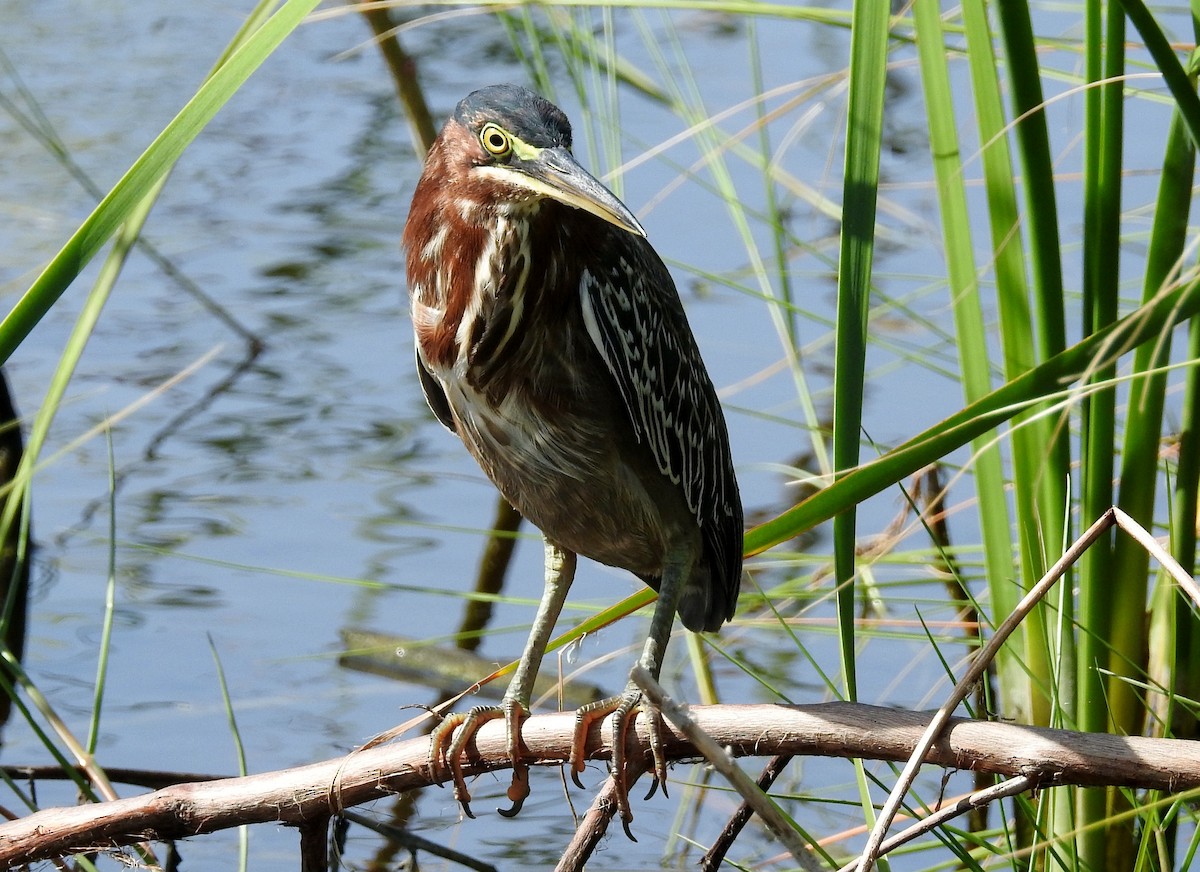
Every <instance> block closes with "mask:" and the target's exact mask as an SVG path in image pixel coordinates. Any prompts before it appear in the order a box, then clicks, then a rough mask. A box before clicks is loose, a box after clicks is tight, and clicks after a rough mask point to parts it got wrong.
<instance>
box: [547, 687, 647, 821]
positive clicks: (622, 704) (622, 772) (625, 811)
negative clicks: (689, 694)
mask: <svg viewBox="0 0 1200 872" xmlns="http://www.w3.org/2000/svg"><path fill="white" fill-rule="evenodd" d="M638 712H645V714H646V716H647V717H648V718H649V725H650V753H651V755H652V756H653V758H654V765H653V774H654V781H653V783H652V784H651V785H650V790H649V791H648V792H647V793H646V799H649V798H650V797H652V796H654V794H655V793H657V792H658V790H659V789H660V788H661V790H662V792H663V796H666V795H667V761H666V755H665V754H664V753H663V747H664V744H665V743H664V741H663V722H662V715H661V714H660V713H659V712H658V711H657V709H655V708H654V707H653V706H652V705H650V704H649V703H648V702H646V701H645V700H644V699H643V698H642V693H641V691H640V690H639V689H638V688H637V686H636V685H632V684H631V685H630V686H629V687H627V688H626V689H625V692H624V693H622V694H621V695H620V696H614V697H610V698H609V699H605V700H601V701H600V702H594V703H591V704H589V705H585V706H583V707H582V708H580V709H578V710H577V711H576V712H575V735H574V738H573V741H572V743H571V757H570V763H571V780H572V781H573V782H575V786H576V787H579V788H581V789H582V788H583V787H584V785H583V782H582V781H581V780H580V778H579V773H581V772H583V769H584V759H585V757H586V752H587V738H588V731H589V730H590V729H591V727H592V724H594V723H595V722H596V721H598V720H600V719H601V718H604V717H606V716H607V715H609V714H611V715H612V716H613V723H612V746H611V747H612V779H613V786H614V794H615V801H616V805H617V811H618V812H619V813H620V815H621V826H622V827H623V828H624V829H625V835H627V836H629V838H630V839H631V840H633V841H635V842H636V841H637V839H634V838H633V834H632V833H631V832H630V830H629V823H630V821H632V820H633V811H632V810H631V809H630V807H629V783H628V777H629V776H628V769H629V766H628V761H627V758H626V753H625V740H626V736H627V734H628V733H629V728H630V727H631V726H633V724H634V722H635V721H636V720H637V715H638Z"/></svg>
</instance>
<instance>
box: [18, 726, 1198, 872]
mask: <svg viewBox="0 0 1200 872" xmlns="http://www.w3.org/2000/svg"><path fill="white" fill-rule="evenodd" d="M689 712H690V714H691V717H692V720H693V721H694V722H695V723H696V724H697V725H698V726H699V727H700V728H701V729H703V730H704V731H705V732H706V733H708V734H709V735H711V736H712V737H713V738H714V739H715V740H716V741H717V742H719V743H720V744H721V745H722V746H725V747H728V748H730V749H731V752H732V753H733V754H734V755H735V756H755V755H772V754H793V755H801V754H804V755H821V756H832V757H864V758H871V759H877V760H893V761H899V760H904V759H906V758H907V757H908V755H909V754H910V753H911V752H912V749H913V748H914V747H915V746H916V743H917V742H918V741H919V740H920V737H921V733H922V732H923V730H924V729H925V727H926V726H927V725H928V723H929V719H930V715H929V714H928V713H916V712H906V711H900V710H895V709H886V708H878V707H875V706H867V705H855V704H850V703H825V704H821V705H808V706H775V705H753V706H734V705H724V706H696V707H694V708H691V709H689ZM574 724H575V715H574V713H571V712H568V713H562V714H552V715H539V716H536V717H532V718H530V719H529V720H527V721H525V723H524V724H523V725H522V737H523V739H524V745H525V748H526V751H527V753H528V754H529V756H530V758H531V759H532V760H536V761H537V762H538V763H541V764H545V765H556V764H560V763H563V762H565V761H566V759H567V757H568V755H569V753H570V745H571V736H572V731H573V729H574ZM602 730H603V731H604V732H601V731H602ZM634 732H635V731H634V730H631V731H630V737H629V740H630V742H636V743H637V744H638V745H640V747H641V749H642V750H643V751H644V750H645V748H646V742H647V731H646V729H645V726H644V725H643V723H642V721H641V719H639V721H638V724H637V729H636V734H637V735H636V737H635V736H634V735H633V734H634ZM664 732H665V736H664V738H665V739H666V749H665V750H666V753H667V755H668V758H669V759H671V760H685V759H695V758H697V757H699V756H700V755H699V754H698V752H697V751H696V749H695V748H693V747H692V745H691V744H690V743H689V742H688V741H687V740H686V739H685V738H684V737H683V735H682V734H681V733H679V732H677V731H676V730H675V729H674V728H672V727H669V726H668V727H667V728H666V729H665V730H664ZM609 735H611V726H610V725H608V721H607V719H606V720H605V721H604V722H601V723H600V724H597V725H594V726H593V728H592V731H591V733H590V735H589V738H588V750H589V757H590V758H592V759H607V757H608V756H609V752H608V749H607V748H604V747H602V745H601V737H602V736H609ZM428 751H429V744H428V739H426V738H425V737H419V738H416V739H410V740H408V741H404V742H397V743H396V744H393V745H385V746H380V747H373V748H369V749H367V750H362V751H355V752H352V753H350V754H348V755H346V756H345V757H340V758H337V759H333V760H327V761H325V762H322V763H313V764H310V765H308V766H300V767H297V768H294V769H287V770H282V771H278V772H267V773H262V774H260V775H250V776H247V777H243V778H228V779H221V780H217V781H209V782H205V783H193V784H179V785H176V786H173V787H167V788H164V789H162V790H158V791H155V792H153V793H148V794H144V795H142V796H136V797H130V798H128V799H118V800H113V801H110V802H102V803H95V804H91V805H82V806H75V807H70V808H52V809H46V810H44V811H40V812H36V813H35V814H32V815H29V816H28V817H24V818H21V819H19V820H16V821H12V822H10V823H6V824H3V825H0V866H13V865H17V864H21V863H32V862H35V861H37V860H45V859H50V858H53V857H60V856H64V855H66V854H70V853H74V852H79V851H83V850H94V849H96V848H98V847H106V846H113V847H116V846H119V845H127V844H130V843H133V842H137V841H141V840H145V839H152V840H157V839H179V838H187V837H190V836H196V835H200V834H202V833H208V832H213V831H215V830H220V829H226V828H229V827H234V826H241V825H243V824H252V823H266V822H270V821H277V822H281V823H284V824H290V825H293V826H300V825H302V824H304V823H305V822H306V821H310V820H314V819H320V818H323V817H327V816H330V815H336V814H338V813H339V812H340V811H342V810H343V809H345V808H348V807H350V806H355V805H360V804H362V803H366V802H370V801H371V800H375V799H379V798H381V797H384V796H387V795H389V794H394V793H399V792H403V791H406V790H412V789H414V788H418V787H424V786H426V785H428V784H430V783H431V782H430V781H429V778H428V777H427V775H426V773H425V771H424V765H425V760H426V756H427V754H428ZM468 752H469V757H470V759H469V761H468V764H467V766H466V767H465V769H466V772H467V773H468V774H469V775H477V774H480V773H483V772H490V771H495V770H498V769H503V768H505V767H506V765H507V763H508V760H507V756H506V752H505V736H504V725H503V723H502V722H499V721H497V722H495V723H492V724H488V725H486V726H485V727H484V728H483V729H482V730H480V732H479V735H478V737H477V739H476V741H475V742H474V744H473V745H472V746H471V747H470V748H469V749H468ZM926 759H927V762H929V763H931V764H934V765H939V766H946V767H952V768H956V769H970V770H975V771H982V772H989V773H995V774H998V775H1007V776H1013V775H1023V776H1026V777H1027V778H1029V779H1030V783H1031V785H1032V786H1033V787H1035V788H1040V787H1046V786H1050V785H1056V784H1086V785H1124V786H1128V787H1137V788H1154V789H1158V790H1165V791H1171V792H1175V791H1180V790H1185V789H1189V788H1195V787H1200V742H1196V741H1185V740H1180V739H1148V738H1141V737H1136V736H1135V737H1120V736H1109V735H1101V734H1085V733H1077V732H1072V731H1067V730H1049V729H1041V728H1036V727H1026V726H1019V725H1014V724H1002V723H990V722H983V721H970V720H961V719H953V720H952V721H951V722H950V724H949V726H948V728H947V730H946V732H945V734H944V735H943V736H942V737H941V738H940V739H939V740H938V741H937V742H936V743H935V744H934V746H933V748H932V749H931V750H930V753H929V755H928V757H927V758H926Z"/></svg>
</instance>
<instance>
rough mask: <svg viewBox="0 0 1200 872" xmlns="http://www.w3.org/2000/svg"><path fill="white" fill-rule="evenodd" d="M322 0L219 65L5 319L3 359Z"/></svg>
mask: <svg viewBox="0 0 1200 872" xmlns="http://www.w3.org/2000/svg"><path fill="white" fill-rule="evenodd" d="M319 2H320V0H287V2H286V3H285V4H284V5H283V7H282V8H281V9H280V10H279V11H278V12H276V13H275V14H274V15H272V16H271V18H269V19H268V20H267V21H266V22H265V23H264V24H263V25H262V27H261V28H260V29H259V30H258V31H256V32H255V34H254V35H253V36H252V37H250V38H249V39H248V40H247V41H246V43H245V44H244V45H243V46H242V47H241V48H239V49H238V50H237V51H236V52H234V53H233V54H232V55H231V56H230V58H229V60H228V61H227V62H226V63H225V64H223V65H222V66H221V67H220V68H219V69H217V70H216V71H215V72H214V73H213V74H212V76H211V77H210V78H209V79H208V80H207V81H206V82H205V83H204V84H203V85H202V86H201V87H200V89H199V90H198V91H197V92H196V94H195V96H193V97H192V99H191V100H189V101H188V103H187V105H186V106H184V107H183V109H182V110H181V111H180V113H179V114H178V115H176V116H175V118H174V119H173V120H172V121H171V123H170V124H168V125H167V126H166V128H164V129H163V131H162V132H161V133H160V134H159V135H158V137H157V138H155V140H154V142H153V143H151V145H150V147H149V148H147V149H146V151H144V152H143V153H142V155H141V156H140V157H139V158H138V159H137V160H136V161H134V163H133V166H131V167H130V168H129V170H128V171H127V172H126V173H125V175H124V176H123V177H122V178H121V180H120V181H119V182H117V184H116V185H115V186H114V187H113V188H112V190H111V191H109V192H108V194H107V195H106V196H105V198H104V199H103V200H102V201H101V202H100V205H98V206H97V207H96V209H95V210H94V211H93V212H92V214H91V215H89V216H88V217H87V218H86V219H85V220H84V222H83V224H81V225H80V227H79V229H78V230H76V231H75V233H74V235H72V236H71V238H70V239H69V240H68V241H67V243H66V245H64V246H63V248H62V250H61V251H60V252H59V253H58V254H57V255H56V256H55V257H54V259H53V260H52V261H51V262H50V264H49V265H48V266H47V267H46V269H45V270H44V271H43V272H42V274H41V275H40V276H38V278H37V280H36V281H35V282H34V283H33V285H32V286H31V287H30V288H29V290H28V291H26V292H25V294H24V296H22V298H21V299H20V300H19V301H18V302H17V304H16V306H14V307H13V309H12V311H11V312H9V314H8V315H7V317H5V319H4V321H3V322H2V323H0V362H4V361H7V360H8V358H9V357H10V356H11V355H12V353H13V351H14V350H15V349H16V348H17V346H18V345H20V344H21V342H22V341H23V340H24V339H25V337H26V336H28V335H29V332H30V331H31V330H32V329H33V327H34V326H35V325H36V324H37V323H38V321H40V320H41V318H42V316H43V315H45V314H46V312H47V311H49V309H50V307H51V306H53V305H54V303H55V301H56V300H58V298H59V297H60V296H61V295H62V294H63V292H64V291H65V290H66V289H67V288H68V287H69V286H70V284H71V282H73V281H74V280H75V277H76V276H77V275H79V273H80V271H81V270H82V269H83V268H84V267H85V266H86V265H87V264H88V263H89V262H90V261H91V260H92V258H94V257H95V256H96V254H97V253H98V252H99V251H100V249H101V247H103V246H104V244H105V243H106V242H107V241H108V240H109V238H111V236H112V235H113V233H115V232H116V230H117V228H118V227H119V226H120V225H121V224H122V223H124V221H125V220H126V219H127V218H128V217H129V215H130V213H131V212H132V211H133V209H134V208H135V207H136V206H137V204H138V203H139V202H141V201H142V200H143V199H144V198H145V197H146V195H147V194H149V193H150V191H151V190H152V189H153V187H154V186H155V185H156V184H157V183H158V181H159V180H160V179H161V178H162V177H163V176H164V175H165V174H166V173H167V172H168V171H169V170H170V168H171V166H172V165H173V164H174V163H175V161H176V160H178V159H179V156H180V155H181V154H183V151H184V149H185V148H187V146H188V145H189V144H190V143H191V142H192V140H194V139H195V138H196V136H197V135H198V134H199V133H200V131H201V130H203V129H204V127H205V125H207V124H208V122H209V121H210V120H212V118H213V116H214V115H216V113H217V111H218V110H219V109H220V108H221V107H222V106H224V105H225V103H226V102H227V101H228V100H229V98H230V97H232V96H233V95H234V93H236V92H237V90H238V88H239V87H241V85H242V84H243V83H244V82H245V81H246V79H248V78H249V77H250V74H251V73H253V72H254V71H255V70H256V69H258V67H259V66H260V65H261V64H262V62H263V61H265V60H266V59H267V57H268V56H269V55H270V54H271V52H272V51H274V50H275V48H277V47H278V46H279V44H280V43H281V42H282V41H283V40H284V38H285V37H286V36H287V35H288V34H289V33H291V32H292V30H294V29H295V28H296V26H297V25H298V24H299V23H300V22H301V21H302V20H303V18H304V16H305V15H307V14H308V13H309V12H311V11H312V9H313V8H314V7H316V5H317V3H319Z"/></svg>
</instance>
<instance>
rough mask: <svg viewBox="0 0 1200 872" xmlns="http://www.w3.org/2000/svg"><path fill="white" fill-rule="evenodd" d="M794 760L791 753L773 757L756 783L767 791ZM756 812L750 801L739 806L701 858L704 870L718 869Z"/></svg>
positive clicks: (706, 871)
mask: <svg viewBox="0 0 1200 872" xmlns="http://www.w3.org/2000/svg"><path fill="white" fill-rule="evenodd" d="M791 762H792V755H791V754H779V755H777V756H775V757H772V758H771V759H770V760H769V761H768V762H767V765H766V766H764V767H763V771H762V772H760V773H759V776H758V780H756V781H755V782H754V783H755V784H756V785H757V786H758V789H759V790H761V791H762V792H763V793H766V792H767V791H768V790H770V789H771V785H773V784H774V783H775V779H777V778H778V777H779V776H780V775H781V774H782V773H783V770H784V769H786V768H787V765H788V764H789V763H791ZM753 813H754V809H752V808H751V807H750V803H748V802H743V803H742V804H741V805H739V806H738V810H737V811H735V812H734V813H733V816H732V817H731V818H730V819H729V820H728V821H727V822H726V823H725V827H724V828H723V829H722V830H721V834H720V835H719V836H717V839H716V841H714V842H713V844H712V847H711V848H709V849H708V851H707V852H706V853H705V855H704V856H703V857H701V858H700V868H701V869H702V870H703V872H712V870H715V869H717V868H718V867H719V866H720V865H721V863H722V861H723V860H724V859H725V855H726V854H727V853H728V852H729V849H730V847H732V846H733V843H734V842H735V841H736V840H737V837H738V836H739V835H741V832H742V830H743V829H745V826H746V824H747V823H749V822H750V816H751V815H752V814H753Z"/></svg>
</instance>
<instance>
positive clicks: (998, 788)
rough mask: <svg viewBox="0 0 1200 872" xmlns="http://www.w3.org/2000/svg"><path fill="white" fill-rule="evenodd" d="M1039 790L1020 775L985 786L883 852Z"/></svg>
mask: <svg viewBox="0 0 1200 872" xmlns="http://www.w3.org/2000/svg"><path fill="white" fill-rule="evenodd" d="M1036 787H1037V782H1036V781H1035V780H1034V779H1032V778H1028V777H1026V776H1024V775H1018V776H1017V777H1015V778H1010V779H1008V780H1007V781H1002V782H1000V783H999V784H993V785H992V786H991V787H985V788H984V789H983V790H977V791H975V792H974V793H972V794H970V795H969V796H965V797H963V798H962V799H960V800H959V801H958V802H955V803H953V804H951V805H948V806H946V807H945V808H939V809H938V810H937V811H934V812H932V813H931V814H929V815H927V816H926V817H923V818H921V819H920V820H919V821H917V822H916V823H915V824H913V825H912V826H910V827H908V828H907V829H905V830H901V831H900V832H898V833H896V835H894V836H890V837H888V838H887V839H884V841H883V844H882V845H880V853H882V854H886V853H888V852H890V851H894V850H896V849H897V848H899V847H900V846H901V845H905V844H907V843H909V842H911V841H912V840H913V839H916V838H919V837H920V836H923V835H924V834H925V833H927V832H929V831H930V830H932V829H934V828H936V827H940V826H941V825H942V824H944V823H946V821H949V820H953V819H954V818H956V817H958V816H960V815H964V814H966V813H967V812H969V811H972V810H973V809H977V808H983V807H984V806H985V805H988V804H989V803H992V802H996V801H997V800H1000V799H1006V798H1008V797H1010V796H1016V795H1017V794H1018V793H1025V792H1026V791H1028V790H1033V789H1034V788H1036ZM858 864H859V861H858V860H854V861H853V862H851V863H847V864H846V865H845V866H843V867H842V868H841V869H838V872H853V870H854V869H856V868H857V867H858Z"/></svg>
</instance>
